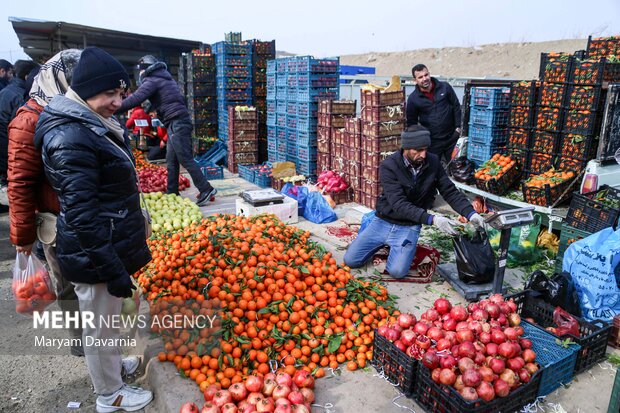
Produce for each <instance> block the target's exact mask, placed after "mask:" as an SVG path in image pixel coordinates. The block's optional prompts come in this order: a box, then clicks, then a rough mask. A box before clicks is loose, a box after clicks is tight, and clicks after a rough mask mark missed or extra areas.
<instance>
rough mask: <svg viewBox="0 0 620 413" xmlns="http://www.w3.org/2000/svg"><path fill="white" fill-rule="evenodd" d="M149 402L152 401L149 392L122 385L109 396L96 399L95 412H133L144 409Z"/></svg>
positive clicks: (151, 394) (151, 395)
mask: <svg viewBox="0 0 620 413" xmlns="http://www.w3.org/2000/svg"><path fill="white" fill-rule="evenodd" d="M151 400H153V393H152V392H151V391H149V390H144V389H141V388H140V387H130V386H128V385H126V384H123V387H121V388H120V389H118V390H117V391H115V392H114V393H112V394H111V395H109V396H99V397H97V412H98V413H112V412H116V411H119V410H124V411H126V412H135V411H136V410H140V409H142V408H144V407H145V406H146V405H147V404H149V403H150V402H151Z"/></svg>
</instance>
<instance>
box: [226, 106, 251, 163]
mask: <svg viewBox="0 0 620 413" xmlns="http://www.w3.org/2000/svg"><path fill="white" fill-rule="evenodd" d="M227 118H228V170H229V171H230V172H232V173H237V166H238V165H253V164H255V163H257V162H258V113H257V111H256V108H254V107H249V108H248V107H247V106H243V107H241V106H228V116H227Z"/></svg>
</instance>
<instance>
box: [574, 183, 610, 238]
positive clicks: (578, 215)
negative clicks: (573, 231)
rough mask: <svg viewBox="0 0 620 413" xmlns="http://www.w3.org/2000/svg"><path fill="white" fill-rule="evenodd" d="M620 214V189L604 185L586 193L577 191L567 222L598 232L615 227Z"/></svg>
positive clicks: (581, 228)
mask: <svg viewBox="0 0 620 413" xmlns="http://www.w3.org/2000/svg"><path fill="white" fill-rule="evenodd" d="M619 215H620V190H619V189H616V188H614V187H610V186H607V185H603V186H602V187H601V188H600V189H598V190H596V191H592V192H586V193H585V194H581V193H579V192H575V193H574V194H573V199H572V201H571V204H570V208H569V209H568V214H567V215H566V218H565V222H566V223H567V224H568V225H570V226H572V227H574V228H577V229H580V230H583V231H588V232H598V231H600V230H602V229H603V228H607V227H615V225H616V224H617V223H618V216H619Z"/></svg>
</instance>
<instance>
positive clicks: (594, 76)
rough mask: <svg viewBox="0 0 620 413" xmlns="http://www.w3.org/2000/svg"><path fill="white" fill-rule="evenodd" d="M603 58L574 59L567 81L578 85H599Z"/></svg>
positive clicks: (603, 63)
mask: <svg viewBox="0 0 620 413" xmlns="http://www.w3.org/2000/svg"><path fill="white" fill-rule="evenodd" d="M604 71H605V59H589V60H580V59H574V60H573V63H572V66H571V75H570V79H569V81H570V82H571V83H575V84H579V85H599V84H601V83H602V82H603V73H604Z"/></svg>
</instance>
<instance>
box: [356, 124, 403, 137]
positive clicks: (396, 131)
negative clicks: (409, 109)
mask: <svg viewBox="0 0 620 413" xmlns="http://www.w3.org/2000/svg"><path fill="white" fill-rule="evenodd" d="M403 130H405V122H403V121H390V122H380V123H373V122H362V135H364V136H366V137H372V138H382V137H385V136H399V137H400V135H401V133H402V132H403Z"/></svg>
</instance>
